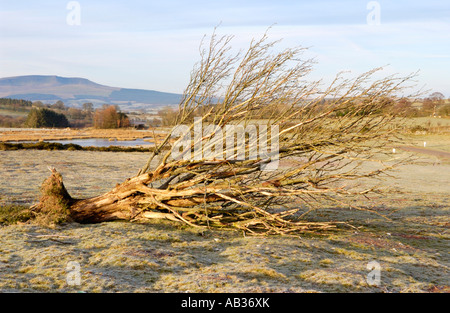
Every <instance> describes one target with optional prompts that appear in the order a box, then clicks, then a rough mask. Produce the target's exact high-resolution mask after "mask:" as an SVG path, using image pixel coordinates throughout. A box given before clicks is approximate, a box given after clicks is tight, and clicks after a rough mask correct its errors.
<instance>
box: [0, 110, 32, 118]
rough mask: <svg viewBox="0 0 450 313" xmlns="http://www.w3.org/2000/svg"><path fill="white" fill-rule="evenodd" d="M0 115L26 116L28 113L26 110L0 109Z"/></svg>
mask: <svg viewBox="0 0 450 313" xmlns="http://www.w3.org/2000/svg"><path fill="white" fill-rule="evenodd" d="M0 115H5V116H11V117H26V116H27V115H28V112H20V111H12V110H5V109H0Z"/></svg>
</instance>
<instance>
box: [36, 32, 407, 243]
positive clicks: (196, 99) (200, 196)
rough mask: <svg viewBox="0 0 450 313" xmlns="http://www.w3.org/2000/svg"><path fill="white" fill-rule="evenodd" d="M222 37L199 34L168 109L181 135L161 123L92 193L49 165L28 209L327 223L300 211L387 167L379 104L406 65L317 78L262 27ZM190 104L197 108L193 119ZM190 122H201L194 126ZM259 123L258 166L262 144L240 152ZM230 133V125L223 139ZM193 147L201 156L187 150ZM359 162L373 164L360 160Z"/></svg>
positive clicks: (233, 223) (344, 193) (276, 229)
mask: <svg viewBox="0 0 450 313" xmlns="http://www.w3.org/2000/svg"><path fill="white" fill-rule="evenodd" d="M232 38H233V37H232V36H218V35H217V34H216V32H214V33H213V34H212V36H211V37H209V40H206V39H205V40H204V41H202V44H201V49H200V61H199V62H198V63H197V64H196V65H195V66H194V68H193V70H192V72H191V76H190V81H189V83H188V85H187V87H186V89H185V91H184V93H183V98H182V100H181V102H180V104H179V107H178V111H177V115H176V122H175V124H176V125H178V128H176V129H178V130H180V129H183V130H184V133H180V132H178V133H176V134H175V133H174V132H172V133H169V134H167V136H166V137H165V138H164V140H162V141H161V142H158V144H157V145H156V147H155V149H154V150H153V152H152V154H151V155H150V157H149V159H148V162H147V163H146V164H144V165H143V167H142V168H141V169H139V171H138V173H137V175H136V176H135V177H131V178H129V179H127V180H126V181H125V182H123V183H121V184H118V185H117V186H116V187H115V188H114V189H112V190H111V191H109V192H107V193H105V194H103V195H99V196H97V197H94V198H89V199H74V198H72V197H71V196H70V195H69V193H68V192H67V190H66V189H65V187H64V185H63V182H62V176H61V175H60V174H59V173H58V172H57V171H56V170H55V169H52V175H51V176H50V177H49V178H48V179H47V180H46V181H45V182H44V183H43V185H42V197H41V200H40V202H39V203H38V204H36V205H35V206H34V207H33V209H34V210H35V211H36V212H41V213H43V214H44V215H47V216H50V215H55V216H61V215H62V216H63V219H65V220H69V221H75V222H80V223H95V222H103V221H109V220H116V219H123V220H131V221H134V220H145V219H152V218H159V219H161V218H162V219H169V220H172V221H176V222H180V223H184V224H188V225H191V226H193V227H219V228H234V229H240V230H243V231H244V232H245V233H247V234H295V233H299V232H304V231H317V230H323V229H330V228H335V227H337V226H338V224H339V223H337V222H333V221H326V222H314V221H309V220H308V212H310V211H313V210H316V209H320V207H321V206H322V203H323V202H324V201H331V202H332V203H334V204H335V205H336V206H342V205H351V204H350V202H348V201H347V199H349V198H352V197H358V196H362V197H364V196H365V195H366V194H368V193H370V192H375V191H376V189H375V188H366V189H358V188H351V187H350V185H351V183H352V182H354V181H358V180H360V179H366V178H374V177H380V176H382V174H383V173H385V172H386V171H388V170H390V169H392V167H393V166H394V165H395V164H393V163H392V162H386V158H385V157H384V155H385V153H386V146H387V145H389V144H391V143H393V142H394V140H395V133H396V131H397V129H398V127H399V124H398V119H397V117H396V116H395V115H393V114H380V112H385V111H386V110H385V109H386V106H387V105H389V103H390V102H389V101H386V99H399V98H401V97H403V96H402V95H403V94H404V92H405V90H406V89H407V88H409V87H410V82H411V81H412V80H413V78H414V77H415V76H416V74H410V75H407V76H404V77H403V76H398V75H390V76H387V77H383V78H375V76H377V75H378V74H379V73H381V71H382V68H376V69H373V70H370V71H368V72H366V73H363V74H360V75H358V76H356V77H352V78H349V77H347V74H345V73H338V74H337V75H336V77H335V79H334V80H333V81H332V82H331V83H330V84H329V85H326V86H323V82H321V81H308V79H307V76H308V74H309V73H310V72H311V71H312V69H313V64H314V60H311V59H304V58H303V55H304V52H305V51H306V48H303V47H294V48H287V49H284V50H282V51H277V44H278V41H271V40H269V38H268V35H267V33H265V34H264V35H263V36H262V37H261V38H260V39H254V40H252V41H251V43H250V45H249V47H248V49H247V50H245V51H242V52H239V53H232V52H231V51H232V50H231V41H232ZM199 109H201V110H202V116H201V117H198V118H196V119H194V113H195V112H198V110H199ZM261 116H264V119H257V120H255V118H258V117H261ZM200 123H201V124H202V125H203V127H204V129H209V130H208V131H205V130H202V131H201V133H200V134H199V133H198V132H196V127H197V125H199V124H200ZM255 125H258V127H259V126H261V125H262V126H261V127H259V130H258V133H257V136H256V137H255V136H251V135H250V134H247V135H246V134H244V137H243V140H242V141H241V145H240V146H239V145H237V144H234V145H229V146H228V145H226V144H225V142H224V137H223V136H219V135H220V134H219V133H220V132H218V131H217V130H221V131H224V130H226V129H227V128H228V129H229V128H234V127H242V128H243V129H247V128H248V129H251V128H252V127H253V126H255ZM272 126H276V128H275V130H270V129H271V127H272ZM261 129H264V130H265V129H267V130H268V131H267V132H265V133H264V132H261ZM272 129H273V128H272ZM269 130H270V131H269ZM262 133H264V134H265V136H266V138H264V139H265V140H266V142H267V145H268V146H269V147H271V145H272V143H275V142H278V149H277V151H270V153H272V155H271V156H272V157H274V154H273V153H274V152H276V160H277V161H278V162H279V163H278V164H280V166H279V167H278V168H276V169H275V170H270V171H268V170H264V169H265V168H267V166H270V165H271V164H272V165H273V163H272V162H274V161H273V158H271V157H269V155H270V153H269V154H268V155H267V156H265V157H264V156H261V154H257V155H256V156H255V155H252V153H251V151H252V149H253V148H254V149H256V151H259V150H260V148H261V145H262V144H263V141H262V140H261V134H262ZM174 135H177V136H175V137H174ZM222 135H223V133H222ZM186 138H190V139H191V140H184V139H186ZM238 140H239V139H238V137H234V135H233V137H232V143H237V142H238ZM181 143H183V144H181ZM242 143H243V144H242ZM199 146H200V147H202V150H201V151H202V153H203V154H202V153H200V155H198V154H197V155H196V147H199ZM180 147H181V148H182V149H180ZM205 151H207V152H208V153H207V156H208V157H205ZM243 151H244V152H243ZM239 156H240V157H239ZM383 160H384V161H383ZM366 163H371V164H375V165H377V167H376V168H375V169H373V168H372V169H371V170H367V167H364V165H365V164H366ZM283 164H284V165H283ZM286 165H287V166H286ZM93 175H95V173H93ZM292 203H296V204H297V205H296V206H294V207H293V206H292V205H289V204H292ZM300 206H302V207H306V208H307V210H306V211H305V210H303V211H300ZM355 208H356V209H361V210H368V209H364V208H358V207H355ZM368 211H370V210H368ZM300 213H302V214H300ZM372 213H373V214H379V213H377V212H372Z"/></svg>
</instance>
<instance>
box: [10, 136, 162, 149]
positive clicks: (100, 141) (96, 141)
mask: <svg viewBox="0 0 450 313" xmlns="http://www.w3.org/2000/svg"><path fill="white" fill-rule="evenodd" d="M151 139H152V138H150V137H148V138H138V139H136V140H113V141H110V140H109V139H108V138H88V139H64V140H44V142H50V143H52V142H55V143H61V144H64V145H67V144H75V145H79V146H81V147H109V146H117V147H136V146H146V147H152V146H154V145H155V144H154V143H153V142H151V141H148V140H151ZM36 142H37V141H21V143H36ZM11 143H18V142H11Z"/></svg>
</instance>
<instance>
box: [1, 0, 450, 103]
mask: <svg viewBox="0 0 450 313" xmlns="http://www.w3.org/2000/svg"><path fill="white" fill-rule="evenodd" d="M77 2H78V3H79V5H80V15H79V16H80V25H69V24H68V23H67V16H68V15H69V14H71V13H73V10H71V9H67V4H68V3H69V1H65V0H64V1H63V0H47V1H46V0H41V1H27V0H19V1H11V0H8V1H6V0H0V77H9V76H18V75H31V74H40V75H59V76H68V77H84V78H88V79H90V80H92V81H95V82H97V83H100V84H104V85H109V86H117V87H126V88H143V89H153V90H159V91H167V92H178V93H181V92H182V91H183V89H184V87H185V85H186V84H187V82H188V78H189V74H190V71H191V69H192V67H193V65H194V63H195V62H196V61H197V60H198V58H199V56H198V46H199V43H200V40H201V39H202V37H203V35H205V34H210V33H211V32H212V30H213V28H214V27H215V26H217V25H218V24H219V23H220V25H221V26H220V28H219V32H220V33H226V34H233V35H234V36H235V38H234V40H233V45H234V47H236V48H245V47H246V46H247V45H248V43H249V41H250V40H251V38H253V37H259V36H261V34H262V33H264V31H266V29H267V28H268V27H269V26H271V25H273V24H275V25H274V26H273V28H271V30H270V32H269V35H270V38H271V39H280V38H283V41H282V43H281V47H286V46H298V45H300V46H305V47H309V50H308V52H307V54H306V55H305V56H306V57H315V59H316V61H317V64H316V65H315V69H314V71H313V73H311V79H318V78H325V79H330V78H331V77H334V75H335V74H336V73H337V72H339V71H341V70H351V71H352V73H354V74H355V75H356V74H358V73H362V72H365V71H367V70H370V69H372V68H375V67H379V66H384V65H389V66H388V67H387V68H386V70H385V73H386V74H387V75H388V74H392V73H400V74H404V75H406V74H409V73H411V72H415V71H417V70H420V76H419V84H420V86H422V85H425V86H426V88H429V89H432V90H433V91H440V92H442V93H444V95H445V96H446V97H450V1H448V0H441V1H435V0H427V1H423V0H422V1H416V0H413V1H404V0H396V1H394V0H391V1H376V4H378V5H379V9H380V10H379V15H378V16H379V21H380V23H379V25H372V24H373V23H368V21H367V17H368V15H370V14H372V13H375V11H373V10H374V9H373V7H370V6H369V9H368V3H369V2H370V1H361V0H347V1H325V0H318V1H301V0H296V1H266V0H258V1H246V0H241V1H235V0H230V1H224V0H223V1H214V0H209V1H195V0H191V1H170V0H165V1H137V0H129V1H112V0H108V1H102V0H89V1H87V0H79V1H77Z"/></svg>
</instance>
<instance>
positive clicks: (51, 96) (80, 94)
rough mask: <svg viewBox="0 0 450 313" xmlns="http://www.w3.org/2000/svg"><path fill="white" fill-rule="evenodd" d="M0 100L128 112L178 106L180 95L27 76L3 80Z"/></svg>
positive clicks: (74, 80) (73, 78)
mask: <svg viewBox="0 0 450 313" xmlns="http://www.w3.org/2000/svg"><path fill="white" fill-rule="evenodd" d="M0 98H17V99H25V100H31V101H38V100H40V101H43V102H51V103H53V102H56V101H58V100H61V101H63V102H64V103H66V104H69V105H81V104H82V103H84V102H92V103H94V105H101V104H104V103H111V104H119V105H121V106H122V105H123V106H126V107H127V108H131V107H133V108H137V109H138V108H142V107H148V106H150V107H159V106H165V105H174V104H178V103H179V101H180V99H181V95H180V94H175V93H167V92H160V91H155V90H145V89H127V88H118V87H110V86H105V85H100V84H97V83H94V82H92V81H90V80H88V79H86V78H79V77H60V76H50V75H28V76H15V77H5V78H0Z"/></svg>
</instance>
